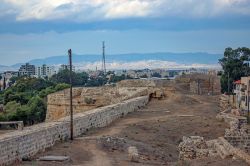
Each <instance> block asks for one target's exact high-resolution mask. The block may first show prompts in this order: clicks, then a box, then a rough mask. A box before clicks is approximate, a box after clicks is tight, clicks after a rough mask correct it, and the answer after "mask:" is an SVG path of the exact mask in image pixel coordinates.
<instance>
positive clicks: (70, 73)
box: [68, 49, 73, 140]
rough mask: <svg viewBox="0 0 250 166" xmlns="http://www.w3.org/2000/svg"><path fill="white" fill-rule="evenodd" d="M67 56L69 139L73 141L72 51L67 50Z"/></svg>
mask: <svg viewBox="0 0 250 166" xmlns="http://www.w3.org/2000/svg"><path fill="white" fill-rule="evenodd" d="M68 55H69V68H70V70H69V82H70V139H71V140H73V101H72V100H73V99H72V51H71V49H69V50H68Z"/></svg>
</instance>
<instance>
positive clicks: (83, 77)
mask: <svg viewBox="0 0 250 166" xmlns="http://www.w3.org/2000/svg"><path fill="white" fill-rule="evenodd" d="M69 74H70V72H69V70H67V69H66V70H62V71H60V72H58V73H57V74H55V75H53V76H52V77H51V81H52V82H54V83H66V84H69V83H70V81H69ZM88 77H89V76H88V74H87V73H85V72H82V73H75V72H72V84H73V86H84V85H85V84H86V82H87V80H88Z"/></svg>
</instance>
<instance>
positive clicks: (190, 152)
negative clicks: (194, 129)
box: [178, 136, 209, 160]
mask: <svg viewBox="0 0 250 166" xmlns="http://www.w3.org/2000/svg"><path fill="white" fill-rule="evenodd" d="M178 149H179V152H180V153H179V159H180V160H190V159H196V158H203V157H207V156H208V154H209V150H208V146H207V144H206V142H205V140H204V138H203V137H200V136H190V137H186V136H184V137H183V141H182V142H181V143H180V144H179V147H178Z"/></svg>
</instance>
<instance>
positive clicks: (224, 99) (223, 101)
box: [220, 94, 230, 112]
mask: <svg viewBox="0 0 250 166" xmlns="http://www.w3.org/2000/svg"><path fill="white" fill-rule="evenodd" d="M228 100H229V96H227V95H224V94H223V95H221V96H220V112H224V111H227V110H228V109H229V110H230V104H229V103H228Z"/></svg>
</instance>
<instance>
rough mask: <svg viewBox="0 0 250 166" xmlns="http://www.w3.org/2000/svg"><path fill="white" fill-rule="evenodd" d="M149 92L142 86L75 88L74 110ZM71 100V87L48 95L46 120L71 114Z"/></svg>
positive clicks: (79, 110)
mask: <svg viewBox="0 0 250 166" xmlns="http://www.w3.org/2000/svg"><path fill="white" fill-rule="evenodd" d="M147 94H148V90H147V88H140V87H137V88H130V87H120V88H118V87H95V88H73V110H74V113H79V112H84V111H87V110H91V109H94V108H98V107H103V106H107V105H110V104H116V103H120V102H122V101H124V100H128V99H131V98H134V97H139V96H145V95H147ZM69 101H70V100H69V89H67V90H64V91H60V92H57V93H53V94H50V95H48V102H47V113H46V122H51V121H56V120H58V119H60V118H62V117H65V116H67V115H69V114H70V103H69Z"/></svg>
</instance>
